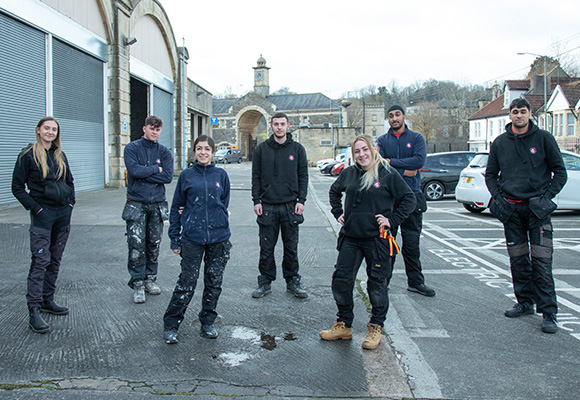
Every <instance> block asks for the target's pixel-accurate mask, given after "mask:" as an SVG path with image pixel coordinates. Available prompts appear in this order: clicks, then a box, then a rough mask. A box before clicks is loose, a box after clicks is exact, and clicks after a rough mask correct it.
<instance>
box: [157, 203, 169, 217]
mask: <svg viewBox="0 0 580 400" xmlns="http://www.w3.org/2000/svg"><path fill="white" fill-rule="evenodd" d="M159 213H160V214H161V220H162V221H169V205H168V204H167V202H166V201H162V202H161V203H159Z"/></svg>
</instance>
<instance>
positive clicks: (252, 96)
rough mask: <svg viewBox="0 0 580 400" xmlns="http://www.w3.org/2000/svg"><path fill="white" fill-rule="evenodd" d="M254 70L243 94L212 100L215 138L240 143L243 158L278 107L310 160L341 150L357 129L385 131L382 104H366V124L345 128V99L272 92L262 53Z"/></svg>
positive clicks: (226, 143) (262, 136)
mask: <svg viewBox="0 0 580 400" xmlns="http://www.w3.org/2000/svg"><path fill="white" fill-rule="evenodd" d="M253 70H254V90H253V91H251V92H249V93H247V94H246V95H244V96H242V97H240V98H233V99H214V100H213V114H212V115H213V116H214V117H217V125H214V126H213V129H212V132H213V138H214V140H215V141H216V143H217V144H218V145H220V146H222V147H226V146H236V147H237V148H239V149H240V150H241V152H242V155H243V157H244V159H245V160H250V159H251V154H252V152H253V150H254V148H255V147H256V146H257V145H258V144H259V143H260V142H262V141H264V140H265V139H267V137H268V136H269V134H270V133H271V132H269V130H268V129H269V128H268V127H269V123H270V119H271V117H272V115H274V114H275V113H276V112H284V113H285V114H286V115H288V119H289V123H290V125H291V128H290V129H291V132H292V133H293V134H294V139H295V140H297V141H300V142H302V143H303V144H304V146H305V147H306V150H307V153H308V156H309V159H310V161H311V162H315V161H317V160H318V159H321V158H329V157H333V154H337V153H340V152H341V151H342V149H343V148H346V147H347V146H348V144H350V142H348V141H346V138H351V139H350V140H351V141H352V138H354V133H355V132H359V133H362V131H363V130H366V131H367V132H366V133H369V134H372V132H375V133H377V132H380V133H381V134H382V130H383V121H384V108H383V106H382V105H367V106H366V108H365V111H364V116H365V117H364V118H362V121H364V122H366V124H365V125H359V126H358V127H354V126H348V127H347V126H346V125H347V121H348V119H347V116H346V115H347V108H346V107H344V106H343V105H342V103H340V102H337V101H335V100H332V99H330V98H329V97H327V96H325V95H324V94H322V93H308V94H280V95H271V94H270V68H269V67H268V66H266V60H265V59H264V58H263V57H262V56H260V58H258V60H257V65H256V66H255V67H253ZM351 107H352V106H351ZM361 124H362V122H361ZM363 126H364V129H363ZM340 138H342V139H340ZM339 139H340V141H339Z"/></svg>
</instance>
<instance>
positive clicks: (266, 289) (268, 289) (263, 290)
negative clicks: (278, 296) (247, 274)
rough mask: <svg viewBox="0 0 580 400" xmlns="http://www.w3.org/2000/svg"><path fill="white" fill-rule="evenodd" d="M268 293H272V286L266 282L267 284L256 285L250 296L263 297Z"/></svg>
mask: <svg viewBox="0 0 580 400" xmlns="http://www.w3.org/2000/svg"><path fill="white" fill-rule="evenodd" d="M270 293H272V286H271V285H270V284H269V283H268V284H267V285H260V286H258V288H257V289H256V290H254V292H253V293H252V297H253V298H255V299H259V298H260V297H264V296H265V295H267V294H270Z"/></svg>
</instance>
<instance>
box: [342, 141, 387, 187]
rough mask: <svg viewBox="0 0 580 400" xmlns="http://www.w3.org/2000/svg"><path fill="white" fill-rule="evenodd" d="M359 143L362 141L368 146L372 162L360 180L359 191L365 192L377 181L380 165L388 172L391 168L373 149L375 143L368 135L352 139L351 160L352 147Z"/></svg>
mask: <svg viewBox="0 0 580 400" xmlns="http://www.w3.org/2000/svg"><path fill="white" fill-rule="evenodd" d="M359 141H363V142H365V143H366V145H367V146H368V148H369V149H370V151H371V156H372V161H371V165H370V167H369V169H368V170H367V171H366V173H365V174H363V176H361V178H360V180H361V182H360V183H361V190H367V189H370V188H371V186H373V184H374V183H375V182H376V181H378V180H379V166H380V165H382V166H383V167H385V169H386V170H387V171H389V172H390V171H391V166H390V165H389V163H388V162H387V161H386V160H385V159H384V158H383V157H381V155H380V154H379V152H378V151H377V149H376V148H375V143H374V141H373V138H371V137H370V136H369V135H358V136H357V137H355V138H354V140H353V141H352V146H351V149H352V153H353V158H354V145H355V143H356V142H359ZM355 163H356V164H357V166H358V167H359V168H361V166H360V165H359V164H358V163H357V162H356V161H355Z"/></svg>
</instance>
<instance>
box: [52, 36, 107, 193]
mask: <svg viewBox="0 0 580 400" xmlns="http://www.w3.org/2000/svg"><path fill="white" fill-rule="evenodd" d="M52 53H53V67H52V69H53V103H54V105H53V108H54V117H55V118H56V119H57V120H58V122H59V124H60V130H61V143H62V148H63V150H64V152H65V153H66V155H67V158H68V161H69V164H70V168H71V171H72V173H73V175H74V178H75V189H76V191H78V192H82V191H89V190H96V189H102V188H103V187H104V185H105V134H104V132H105V125H104V93H103V92H104V88H103V79H104V78H103V62H102V61H100V60H97V59H96V58H94V57H92V56H89V55H88V54H86V53H83V52H82V51H80V50H77V49H76V48H74V47H72V46H69V45H68V44H66V43H64V42H62V41H60V40H58V39H53V50H52Z"/></svg>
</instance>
